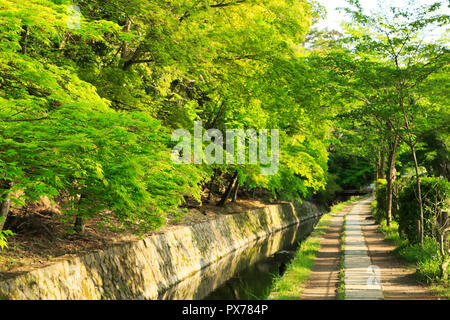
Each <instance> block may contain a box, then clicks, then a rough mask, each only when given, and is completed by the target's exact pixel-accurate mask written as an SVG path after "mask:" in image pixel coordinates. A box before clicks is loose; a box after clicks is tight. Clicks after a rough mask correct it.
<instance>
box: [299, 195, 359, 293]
mask: <svg viewBox="0 0 450 320" xmlns="http://www.w3.org/2000/svg"><path fill="white" fill-rule="evenodd" d="M352 207H353V204H349V205H348V206H346V207H345V208H344V209H342V210H341V211H340V212H339V213H337V214H336V215H335V216H334V217H333V218H332V219H331V222H330V226H329V227H328V230H327V232H326V233H325V234H324V236H323V238H322V239H321V240H320V250H319V252H318V253H317V256H316V258H315V259H314V267H313V269H312V271H311V274H310V277H309V279H308V282H307V283H306V286H305V289H304V290H303V294H302V297H301V298H302V299H303V300H335V299H336V298H337V294H336V291H337V287H338V285H339V262H340V260H341V234H342V231H343V225H344V216H345V214H346V213H347V212H349V211H350V209H351V208H352Z"/></svg>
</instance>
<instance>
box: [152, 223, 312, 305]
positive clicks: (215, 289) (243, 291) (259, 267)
mask: <svg viewBox="0 0 450 320" xmlns="http://www.w3.org/2000/svg"><path fill="white" fill-rule="evenodd" d="M316 223H317V218H314V219H310V220H307V221H303V222H302V223H301V224H300V225H296V226H293V227H289V228H287V229H284V230H281V231H279V232H276V233H274V234H272V235H271V236H269V237H268V238H265V239H260V240H257V241H255V242H253V243H251V244H250V245H249V246H247V247H244V248H240V249H238V250H236V251H234V252H233V253H231V254H229V255H227V256H226V257H223V258H222V259H220V260H219V261H218V262H216V263H214V264H211V265H209V266H208V267H206V268H204V269H202V270H200V271H198V272H197V273H195V274H193V275H192V276H191V277H189V278H187V279H185V280H183V281H181V282H179V283H178V284H176V285H175V286H173V287H171V288H169V289H168V290H166V291H164V292H161V293H160V295H159V296H158V299H170V300H174V299H180V300H184V299H193V300H200V299H206V300H214V299H227V300H241V299H248V300H252V299H263V298H265V297H266V296H267V295H268V293H269V291H270V288H271V285H272V280H273V277H274V276H275V275H279V274H283V272H284V270H285V268H286V264H287V263H288V262H289V261H290V260H291V259H292V257H293V256H294V253H295V250H296V248H297V247H298V244H299V242H301V241H302V240H303V239H305V238H306V237H307V236H308V235H309V234H310V233H311V231H312V230H313V228H314V226H315V224H316Z"/></svg>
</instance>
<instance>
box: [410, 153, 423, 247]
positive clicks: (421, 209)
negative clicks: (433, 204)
mask: <svg viewBox="0 0 450 320" xmlns="http://www.w3.org/2000/svg"><path fill="white" fill-rule="evenodd" d="M410 148H411V153H412V156H413V159H414V169H415V170H416V185H417V202H418V203H419V212H420V230H419V239H420V245H421V246H422V248H423V233H424V227H423V225H424V221H423V204H422V191H421V188H420V176H419V165H418V163H417V157H416V150H415V149H414V144H411V145H410Z"/></svg>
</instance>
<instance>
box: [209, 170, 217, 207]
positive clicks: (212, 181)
mask: <svg viewBox="0 0 450 320" xmlns="http://www.w3.org/2000/svg"><path fill="white" fill-rule="evenodd" d="M216 176H217V170H214V175H213V177H212V178H211V182H210V183H209V192H208V197H207V198H206V199H208V200H211V195H212V188H213V186H214V182H215V181H216Z"/></svg>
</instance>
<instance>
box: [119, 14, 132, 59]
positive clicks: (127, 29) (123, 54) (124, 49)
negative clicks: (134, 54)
mask: <svg viewBox="0 0 450 320" xmlns="http://www.w3.org/2000/svg"><path fill="white" fill-rule="evenodd" d="M130 28H131V20H127V22H126V23H125V26H124V27H123V29H122V32H130ZM127 54H128V46H127V42H126V41H124V42H123V44H122V52H121V54H120V56H121V58H122V59H125V58H126V57H127Z"/></svg>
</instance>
